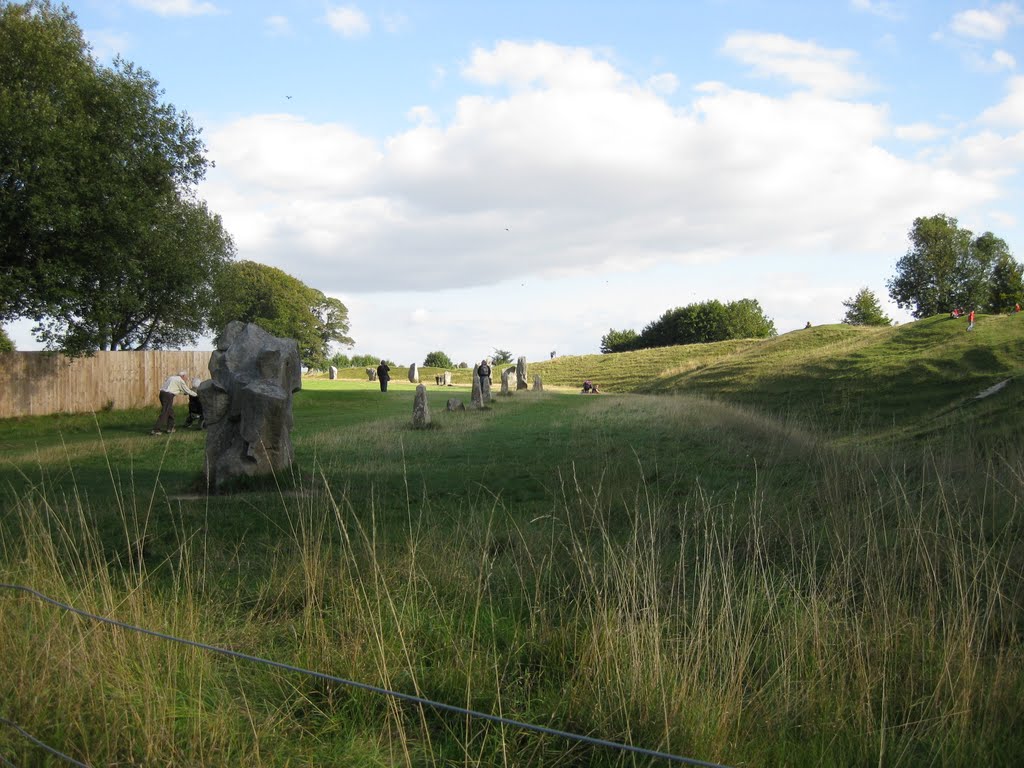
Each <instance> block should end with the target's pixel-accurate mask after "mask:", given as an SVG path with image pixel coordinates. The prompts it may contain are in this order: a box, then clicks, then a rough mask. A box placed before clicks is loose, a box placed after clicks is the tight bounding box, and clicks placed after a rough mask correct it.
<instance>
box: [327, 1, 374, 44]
mask: <svg viewBox="0 0 1024 768" xmlns="http://www.w3.org/2000/svg"><path fill="white" fill-rule="evenodd" d="M324 18H325V21H326V22H327V25H328V26H329V27H330V28H331V29H333V30H334V31H335V32H337V33H338V34H340V35H341V36H342V37H364V36H365V35H368V34H370V20H369V19H368V18H367V17H366V14H365V13H363V12H362V11H361V10H359V9H358V8H356V7H355V6H354V5H339V6H329V7H328V8H327V13H326V16H325V17H324Z"/></svg>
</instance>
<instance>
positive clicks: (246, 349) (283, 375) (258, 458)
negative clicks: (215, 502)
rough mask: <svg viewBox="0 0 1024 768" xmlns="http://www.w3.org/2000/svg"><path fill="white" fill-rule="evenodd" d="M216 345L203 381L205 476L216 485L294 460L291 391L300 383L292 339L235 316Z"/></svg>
mask: <svg viewBox="0 0 1024 768" xmlns="http://www.w3.org/2000/svg"><path fill="white" fill-rule="evenodd" d="M216 347H217V348H216V350H215V351H214V353H213V354H212V355H210V374H211V378H209V379H207V380H206V381H204V382H203V383H202V384H201V385H200V387H199V400H200V402H201V403H202V405H203V414H204V416H205V417H206V426H207V430H206V479H207V482H208V484H209V486H210V487H211V488H214V489H217V488H221V487H222V486H223V485H224V484H225V483H227V482H229V481H231V480H233V479H235V478H238V477H253V476H256V475H265V474H271V473H274V472H279V471H281V470H284V469H286V468H287V467H289V466H290V465H291V463H292V461H294V458H295V454H294V451H293V449H292V441H291V428H292V393H294V392H298V391H299V390H300V389H302V363H301V361H300V360H299V347H298V344H297V343H296V341H295V340H294V339H279V338H277V337H276V336H271V335H270V334H269V333H267V332H266V331H264V330H263V329H262V328H260V327H259V326H257V325H253V324H252V323H243V322H240V321H238V320H235V321H232V322H231V323H228V325H227V327H226V328H225V329H224V331H223V332H222V333H221V334H220V336H218V337H217V341H216Z"/></svg>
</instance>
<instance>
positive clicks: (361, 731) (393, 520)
mask: <svg viewBox="0 0 1024 768" xmlns="http://www.w3.org/2000/svg"><path fill="white" fill-rule="evenodd" d="M963 329H964V326H963V324H957V323H956V322H955V321H947V320H946V319H945V318H934V319H931V320H925V321H920V322H918V323H914V324H910V325H907V326H900V327H898V328H893V329H855V328H847V327H842V326H827V327H821V328H813V329H808V330H804V331H798V332H795V333H792V334H787V335H786V336H783V337H779V338H777V339H773V340H767V341H741V342H729V343H725V344H720V345H703V346H701V347H677V348H666V349H660V350H645V351H641V352H634V353H627V354H623V355H605V356H592V357H582V358H556V359H554V360H551V361H545V362H543V363H536V364H531V366H530V376H531V379H532V376H533V375H534V374H540V375H541V376H542V377H543V379H544V383H545V387H546V389H548V390H551V389H555V391H546V392H544V393H534V392H522V393H517V394H516V395H514V396H512V397H507V398H501V397H499V398H496V399H495V401H494V403H493V404H492V406H491V407H490V408H488V409H486V410H483V411H468V412H462V413H460V412H456V413H448V412H446V411H445V410H444V404H445V401H446V400H447V398H449V397H460V398H461V399H463V400H464V401H468V400H469V392H468V388H466V387H465V386H457V387H454V388H451V389H445V388H436V387H430V401H431V407H432V410H433V415H434V428H432V429H428V430H413V429H412V428H411V412H412V395H413V392H412V390H413V388H412V385H410V384H407V383H404V382H399V381H396V382H393V384H392V387H391V389H392V391H390V392H388V393H387V394H382V393H380V392H379V391H377V385H376V384H375V383H370V382H367V381H365V374H363V372H362V371H361V370H358V371H353V378H352V379H351V380H343V381H325V380H323V379H308V380H306V381H304V383H303V387H304V389H303V391H302V392H300V393H298V394H297V396H296V401H295V428H294V432H293V438H294V442H295V447H296V457H297V461H296V465H295V468H294V470H293V471H292V472H291V473H289V475H288V476H285V477H280V478H277V479H276V480H275V481H274V482H272V483H269V484H267V485H265V486H262V487H259V488H253V489H250V490H248V491H246V492H242V493H237V494H233V495H222V496H211V495H208V494H206V493H205V492H204V488H203V484H202V480H201V478H202V472H201V470H202V461H203V457H202V452H203V444H204V442H203V434H202V433H201V432H198V431H184V430H179V431H178V432H177V433H175V434H174V435H172V436H159V437H151V436H149V435H148V434H146V433H147V432H148V429H149V427H150V426H151V423H152V421H153V420H154V419H155V416H156V413H155V410H154V411H153V412H101V413H97V414H95V415H92V414H89V415H79V416H54V417H46V418H33V419H19V420H10V421H5V422H2V423H0V581H3V582H5V583H13V584H23V585H27V586H30V587H33V588H35V589H38V590H40V591H42V592H45V593H47V594H50V595H52V596H53V597H55V598H57V599H60V600H63V601H66V602H68V603H71V604H73V605H75V606H77V607H80V608H83V609H87V610H90V611H93V612H96V613H99V614H102V615H104V616H110V617H114V618H117V619H120V620H123V621H127V622H131V623H135V624H139V625H142V626H145V627H149V628H152V629H156V630H160V631H164V632H169V633H172V634H175V635H178V636H181V637H186V638H190V639H198V640H203V641H205V642H208V643H212V644H215V645H219V646H224V647H228V648H231V649H234V650H238V651H241V652H244V653H248V654H253V655H259V656H264V657H268V658H271V659H275V660H278V661H282V662H287V663H290V664H295V665H299V666H303V667H308V668H312V669H316V670H320V671H323V672H327V673H330V674H332V675H337V676H340V677H343V678H347V679H352V680H358V681H361V682H365V683H369V684H372V685H377V686H382V687H386V688H389V689H393V690H398V691H401V692H404V693H410V694H416V695H420V696H424V697H427V698H431V699H434V700H438V701H442V702H445V703H448V704H453V705H458V706H464V707H468V708H472V709H476V710H482V711H485V712H489V713H495V714H502V715H504V716H507V717H510V718H513V719H516V720H520V721H528V722H532V723H536V724H539V725H544V726H548V727H552V728H556V729H561V730H568V731H573V732H577V733H583V734H588V735H591V736H594V737H598V738H602V739H608V740H613V741H619V742H625V743H630V744H635V745H638V746H643V747H647V748H650V749H656V750H661V751H665V752H671V753H674V754H680V755H684V756H688V757H691V758H696V759H699V760H704V761H712V762H717V763H722V764H728V765H863V764H869V763H870V764H872V765H920V764H929V765H979V764H985V765H1006V766H1010V765H1018V764H1020V763H1021V761H1022V760H1024V731H1022V729H1021V728H1020V714H1019V712H1020V705H1019V702H1020V700H1021V697H1022V695H1024V658H1022V655H1024V643H1022V637H1021V629H1022V601H1024V578H1022V574H1024V544H1022V537H1021V532H1022V529H1021V519H1020V515H1021V509H1022V502H1024V447H1022V444H1021V441H1020V439H1019V437H1020V427H1021V419H1020V416H1019V413H1020V405H1021V403H1020V400H1021V395H1020V393H1019V392H1018V390H1019V388H1020V386H1019V374H1020V369H1021V365H1022V364H1024V362H1022V361H1024V355H1022V352H1024V320H1022V319H1021V318H1020V317H1019V316H1010V317H982V318H980V319H979V322H978V326H977V331H976V333H974V334H966V333H964V331H963ZM421 376H422V377H423V379H424V380H426V381H428V382H432V381H433V372H431V371H421ZM457 376H458V373H457ZM583 378H591V379H592V380H596V381H598V382H600V383H601V385H602V389H604V390H606V391H608V392H611V393H612V394H606V395H601V396H588V397H583V396H580V395H578V394H576V393H575V390H576V388H577V386H578V383H579V382H580V381H582V379H583ZM360 379H362V380H360ZM466 380H467V381H468V375H467V376H466ZM456 381H457V382H458V381H460V379H459V378H456ZM1001 382H1008V383H1007V384H1006V385H1005V386H1004V388H1003V389H1001V390H1000V391H998V392H997V393H995V394H992V395H991V396H989V397H984V398H980V399H978V398H977V397H976V395H977V394H978V393H979V392H981V391H983V390H985V389H986V388H988V387H990V386H992V385H994V384H998V383H1001ZM558 386H562V387H564V388H565V390H564V391H557V387H558ZM0 659H3V660H4V662H3V664H0V717H2V718H7V719H9V720H11V721H13V722H16V723H18V724H19V725H21V726H22V727H23V728H25V729H26V730H27V731H29V732H31V733H32V734H34V735H35V736H37V737H38V738H40V739H42V740H43V741H45V742H46V743H48V744H51V745H53V746H55V747H57V748H58V749H61V750H63V751H65V752H67V753H68V754H70V755H72V756H73V757H74V758H75V759H77V760H81V761H84V762H87V763H90V764H95V765H125V766H128V765H254V766H255V765H268V766H270V765H273V766H283V765H310V766H312V765H347V766H365V765H379V766H391V765H402V766H420V765H431V766H454V765H474V766H475V765H486V766H491V765H494V766H499V765H501V766H526V765H541V766H590V765H595V766H635V765H665V764H666V763H665V762H664V761H660V762H659V761H656V760H646V759H643V758H640V757H637V756H629V755H625V754H621V753H618V752H615V751H614V750H609V749H604V748H598V747H593V746H583V745H579V744H573V743H572V742H569V741H566V740H563V739H561V738H558V737H552V736H544V735H539V734H535V733H529V732H523V731H520V730H517V729H515V728H512V727H507V726H500V725H498V724H493V723H487V722H483V721H476V720H471V719H467V718H465V717H459V716H454V715H445V714H441V713H438V712H437V711H434V710H430V709H421V708H419V707H415V706H412V705H406V704H399V703H397V702H395V701H393V700H389V699H386V698H381V697H380V696H376V695H373V694H371V693H367V692H363V691H359V690H354V689H351V688H346V687H344V686H341V685H338V684H333V683H326V682H324V681H318V680H315V679H312V678H305V677H302V676H299V675H295V674H293V673H287V672H284V671H281V670H274V669H269V668H266V667H262V666H257V665H253V664H247V663H244V662H241V661H237V660H230V659H226V658H224V657H221V656H215V655H211V654H209V653H205V652H202V651H199V650H197V649H193V648H185V647H182V646H177V645H168V644H166V643H163V642H162V641H159V640H156V639H153V638H146V637H142V636H137V635H134V634H131V633H128V632H126V631H123V630H118V629H113V628H110V627H106V626H98V625H95V624H90V623H87V622H85V621H84V620H82V619H79V618H76V617H73V616H68V615H65V614H64V613H62V612H60V611H58V610H55V609H54V608H52V607H49V606H45V605H43V604H40V603H38V602H37V601H33V600H30V599H29V598H27V597H25V596H21V595H18V594H16V593H4V592H0ZM0 757H3V758H5V759H6V760H8V761H10V762H11V763H12V764H15V765H40V764H47V763H46V760H45V759H44V756H43V753H42V752H41V751H40V749H39V748H38V747H37V746H35V745H33V744H32V743H31V742H30V741H28V740H27V739H25V738H24V737H22V736H21V735H20V734H18V733H17V732H16V731H14V730H13V729H11V728H5V727H3V725H0Z"/></svg>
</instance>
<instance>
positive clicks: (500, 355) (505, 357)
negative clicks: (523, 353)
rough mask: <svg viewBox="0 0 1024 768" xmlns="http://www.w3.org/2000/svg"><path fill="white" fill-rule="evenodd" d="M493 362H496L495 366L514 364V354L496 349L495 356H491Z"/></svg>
mask: <svg viewBox="0 0 1024 768" xmlns="http://www.w3.org/2000/svg"><path fill="white" fill-rule="evenodd" d="M491 360H493V361H494V364H495V365H505V364H507V363H511V362H512V353H511V352H509V351H508V350H507V349H497V348H496V349H495V350H494V354H493V355H491Z"/></svg>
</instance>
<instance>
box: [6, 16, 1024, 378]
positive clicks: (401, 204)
mask: <svg viewBox="0 0 1024 768" xmlns="http://www.w3.org/2000/svg"><path fill="white" fill-rule="evenodd" d="M69 6H70V7H71V8H72V10H74V11H75V13H76V14H77V15H78V19H79V23H80V25H81V26H82V28H83V29H84V30H85V33H86V37H87V39H88V40H89V41H90V42H91V44H92V46H93V49H94V53H95V54H96V55H97V57H98V58H100V60H101V61H109V60H110V58H111V57H112V56H113V55H114V54H115V53H120V54H121V55H122V56H123V57H124V58H126V59H129V60H131V61H133V62H135V63H136V64H138V65H140V66H141V67H143V68H145V69H147V70H149V71H150V72H151V73H152V74H153V75H154V77H156V78H157V80H159V82H160V83H161V85H162V87H163V88H164V89H165V91H166V98H167V100H169V101H171V102H172V103H174V104H175V105H176V106H177V107H178V108H180V109H182V110H185V111H187V112H188V113H189V114H190V115H191V116H192V117H193V119H194V120H195V121H196V123H197V124H198V125H200V126H201V127H202V128H203V135H204V137H205V139H206V143H207V149H208V156H209V157H210V159H212V160H213V161H214V162H215V163H216V168H215V169H214V170H212V171H211V172H210V173H209V174H208V177H207V180H206V181H205V182H204V183H203V185H202V187H201V188H200V195H201V196H202V197H204V198H205V199H206V200H207V201H208V202H209V204H210V206H211V208H212V209H213V210H214V211H216V212H218V213H220V214H221V215H222V217H223V218H224V222H225V225H226V227H227V229H228V230H229V231H230V232H231V233H232V235H233V237H234V238H235V241H236V245H237V246H238V252H239V257H240V258H247V259H253V260H255V261H260V262H263V263H267V264H270V265H272V266H276V267H279V268H281V269H284V270H285V271H287V272H289V273H291V274H293V275H295V276H296V277H298V278H300V279H301V280H303V281H304V282H306V283H307V284H309V285H311V286H314V287H316V288H319V289H320V290H323V291H324V292H325V293H327V294H329V295H332V296H336V297H338V298H340V299H341V300H342V301H343V302H345V304H346V305H347V306H348V307H349V312H350V321H351V335H352V336H353V338H354V339H355V340H356V345H355V347H354V349H353V350H352V351H354V352H358V353H367V354H375V355H381V356H386V357H388V358H391V359H393V360H396V361H398V362H400V363H404V364H408V363H410V362H421V361H422V359H423V357H424V356H425V355H426V354H427V353H428V352H430V351H434V350H442V351H445V352H446V353H448V354H449V355H450V356H451V357H452V358H453V359H455V360H457V361H458V360H466V361H473V360H478V359H480V358H481V357H483V356H485V355H487V354H488V353H490V352H491V351H492V350H493V349H495V348H501V349H508V350H510V351H511V352H512V353H513V354H514V355H516V356H518V355H526V356H527V357H528V358H529V359H533V360H538V359H544V358H547V357H548V355H549V354H550V352H552V351H555V352H557V353H558V354H585V353H593V352H597V351H598V349H599V344H600V339H601V336H602V335H603V334H604V333H606V332H607V331H608V329H609V328H616V329H623V328H633V329H635V330H638V331H639V330H640V329H642V327H643V326H644V325H645V324H646V323H648V322H650V321H651V320H654V319H656V318H657V317H658V316H659V315H660V314H661V313H662V312H664V311H665V310H667V309H670V308H672V307H676V306H681V305H684V304H689V303H692V302H694V301H703V300H706V299H712V298H717V299H721V300H723V301H730V300H734V299H739V298H745V297H749V298H756V299H758V300H759V301H760V302H761V305H762V306H763V307H764V309H765V311H766V314H767V315H768V316H769V317H772V318H773V319H774V320H775V323H776V326H777V328H778V330H779V331H780V332H781V333H785V332H787V331H790V330H794V329H796V328H802V327H803V326H804V324H805V323H806V322H807V321H810V322H812V323H814V324H821V323H830V322H838V321H839V320H840V319H841V318H842V316H843V313H844V311H845V310H844V308H843V306H842V301H843V300H844V299H847V298H849V297H851V296H852V295H854V294H855V293H856V292H857V291H858V290H859V289H860V288H861V287H864V286H867V287H869V288H871V289H872V290H874V291H875V293H876V294H877V295H878V297H879V298H880V299H881V300H882V301H883V303H885V304H888V292H887V289H886V285H885V283H886V280H887V279H888V278H890V277H891V276H892V273H893V268H894V265H895V263H896V260H897V259H898V258H899V257H900V256H902V255H903V254H904V253H905V252H906V249H907V242H908V241H907V231H908V230H909V228H910V226H911V224H912V223H913V219H914V218H915V217H916V216H930V215H932V214H936V213H946V214H948V215H951V216H954V217H956V218H957V219H958V220H959V221H960V223H961V225H962V226H965V227H967V228H969V229H971V230H973V231H975V232H976V233H979V234H980V233H981V232H984V231H992V232H994V233H995V234H997V235H998V236H1000V237H1002V238H1003V239H1005V240H1006V241H1007V243H1008V244H1009V246H1010V249H1011V251H1012V252H1013V253H1014V255H1015V256H1016V257H1017V258H1018V260H1024V206H1022V204H1021V202H1020V201H1021V200H1022V199H1024V196H1022V193H1024V182H1022V179H1021V170H1022V168H1024V3H1022V2H1017V1H1015V2H981V0H976V1H975V2H934V1H926V0H833V1H832V2H824V1H823V2H810V1H808V2H787V1H786V0H770V1H769V0H693V1H692V2H684V1H683V0H678V1H677V2H645V1H644V0H632V1H631V2H628V3H627V2H603V1H601V0H591V1H590V2H557V1H555V0H549V1H548V2H533V1H531V0H519V2H514V3H513V2H486V1H483V0H477V1H475V2H473V1H470V0H464V1H457V0H448V1H447V2H440V1H438V0H388V2H370V1H367V2H356V3H343V2H323V1H317V2H311V1H307V0H292V2H288V3H283V2H269V1H264V0H256V1H249V2H240V1H237V0H75V1H74V2H70V3H69ZM887 308H888V310H889V312H890V314H891V316H893V317H894V318H896V319H898V320H900V321H906V320H907V319H909V315H908V314H907V313H905V312H903V311H901V310H898V309H897V308H896V307H895V306H894V305H888V307H887ZM27 329H28V324H16V325H14V326H11V327H9V331H11V332H12V335H13V336H14V338H15V341H16V343H17V345H18V347H19V348H22V349H28V348H32V346H33V345H32V344H31V341H30V338H29V335H28V330H27ZM201 346H202V345H201Z"/></svg>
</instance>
